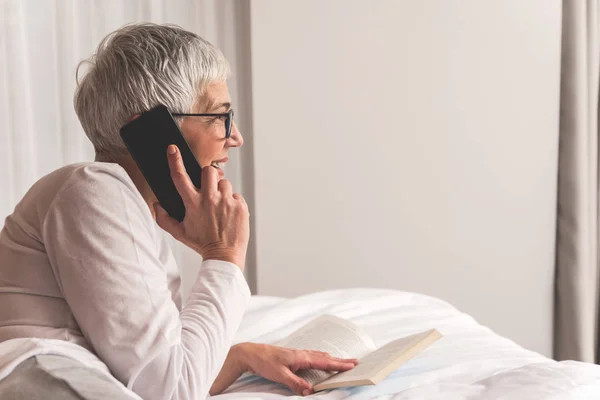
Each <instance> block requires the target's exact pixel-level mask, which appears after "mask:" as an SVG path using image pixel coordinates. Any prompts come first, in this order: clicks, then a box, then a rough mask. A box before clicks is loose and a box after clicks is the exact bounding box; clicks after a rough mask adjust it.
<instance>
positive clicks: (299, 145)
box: [251, 0, 561, 355]
mask: <svg viewBox="0 0 600 400" xmlns="http://www.w3.org/2000/svg"><path fill="white" fill-rule="evenodd" d="M560 23H561V2H560V1H559V0H527V1H525V0H510V1H498V0H486V1H482V0H455V1H446V0H421V1H399V0H389V1H383V0H377V1H364V0H287V1H280V0H253V1H252V3H251V24H252V28H251V35H252V36H251V43H252V75H253V76H252V78H253V80H252V85H253V108H254V112H253V119H254V157H255V158H254V168H255V184H256V185H255V196H256V197H255V202H256V208H255V212H254V214H253V222H254V223H255V227H256V244H257V249H256V251H257V289H258V293H259V294H267V295H283V296H292V295H298V294H301V293H306V292H311V291H316V290H323V289H330V288H344V287H356V286H361V287H387V288H395V289H400V290H407V291H416V292H421V293H425V294H429V295H434V296H437V297H440V298H443V299H445V300H448V301H450V302H451V303H452V304H454V305H455V306H457V307H458V308H460V309H462V310H463V311H466V312H468V313H470V314H471V315H473V316H474V317H475V318H476V319H478V320H479V321H480V322H481V323H483V324H486V325H488V326H490V327H491V328H493V329H494V330H496V331H497V332H498V333H500V334H503V335H506V336H508V337H510V338H512V339H514V340H516V341H517V342H518V343H520V344H521V345H524V346H526V347H528V348H530V349H533V350H536V351H539V352H542V353H543V354H546V355H550V354H551V348H552V339H551V333H552V313H553V311H552V292H553V269H554V267H553V265H554V224H555V204H556V203H555V192H556V171H557V141H558V93H559V80H558V77H559V62H560Z"/></svg>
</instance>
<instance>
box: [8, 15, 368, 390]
mask: <svg viewBox="0 0 600 400" xmlns="http://www.w3.org/2000/svg"><path fill="white" fill-rule="evenodd" d="M89 64H90V69H89V71H88V73H87V74H86V75H85V76H84V77H83V78H82V79H81V81H80V82H79V84H78V87H77V89H76V93H75V100H74V102H75V110H76V112H77V115H78V117H79V120H80V121H81V125H82V126H83V129H84V131H85V133H86V134H87V136H88V138H89V139H90V141H91V142H92V144H93V145H94V149H95V152H96V160H95V162H89V163H81V164H75V165H69V166H66V167H63V168H60V169H58V170H56V171H54V172H52V173H50V174H49V175H47V176H45V177H43V178H42V179H40V180H39V181H38V182H37V183H35V184H34V185H33V187H32V188H31V189H30V190H29V192H28V193H27V194H26V195H25V196H24V197H23V199H22V200H21V202H20V203H19V204H18V205H17V207H16V208H15V210H14V212H13V214H12V215H10V216H9V217H8V218H7V219H6V222H5V226H4V228H3V230H2V232H1V234H0V379H2V380H1V381H0V398H2V399H4V400H6V399H11V398H31V399H37V398H55V399H56V398H61V399H75V398H77V399H80V398H90V399H92V398H94V399H95V398H113V399H117V398H125V397H124V396H129V394H128V393H131V392H130V391H126V390H125V389H124V387H123V385H124V386H126V387H127V388H129V389H130V390H131V391H133V392H135V393H137V395H139V396H140V397H142V398H144V399H200V398H204V397H206V396H207V395H208V394H209V393H210V394H212V395H214V394H218V393H220V392H222V391H223V390H225V389H226V388H227V387H228V386H229V385H230V384H231V383H232V382H234V381H235V380H236V379H237V378H238V377H239V376H240V375H241V374H242V373H244V372H251V373H254V374H257V375H260V376H263V377H265V378H267V379H271V380H274V381H277V382H280V383H282V384H284V385H287V386H288V387H290V388H291V389H292V390H294V391H295V392H296V393H299V394H305V395H306V394H309V393H311V386H310V384H308V383H307V382H306V381H305V380H303V379H301V378H300V377H298V376H297V375H296V374H295V372H296V371H297V370H299V369H309V368H316V369H323V370H334V371H343V370H348V369H350V368H352V367H353V366H354V365H355V363H356V360H345V359H337V358H333V357H330V356H329V355H327V354H325V353H318V352H311V351H294V350H289V349H284V348H279V347H275V346H270V345H262V344H253V343H241V344H237V345H235V346H231V345H232V341H233V339H234V335H235V333H236V330H237V329H238V326H239V324H240V321H241V319H242V315H243V313H244V310H245V307H246V305H247V303H248V300H249V298H250V292H249V290H248V286H247V284H246V282H245V280H244V277H243V274H242V271H243V269H244V259H245V257H246V247H247V244H248V235H249V213H248V208H247V206H246V203H245V201H244V199H243V197H242V196H240V195H239V194H233V193H232V188H231V184H230V183H229V182H228V181H227V180H226V179H223V171H222V170H221V169H220V167H219V166H220V165H222V164H223V163H225V162H226V161H227V154H228V151H229V150H230V149H232V148H235V147H240V146H241V145H242V144H243V139H242V135H241V133H240V132H239V131H238V129H237V127H236V125H235V123H229V124H226V123H225V120H226V119H227V118H228V114H227V113H228V112H229V111H230V110H231V100H230V97H229V92H228V89H227V84H226V83H225V80H226V78H227V75H228V64H227V62H226V60H225V59H224V57H223V55H222V54H221V53H220V52H219V50H217V49H216V48H215V47H213V46H212V45H211V44H209V43H208V42H206V41H205V40H203V39H202V38H200V37H198V36H197V35H195V34H193V33H190V32H187V31H185V30H183V29H181V28H178V27H175V26H166V25H154V24H142V25H129V26H126V27H124V28H122V29H119V30H117V31H116V32H114V33H112V34H110V35H109V36H108V37H107V38H105V39H104V40H103V41H102V43H100V45H99V47H98V50H97V52H96V54H95V55H94V56H93V57H92V58H91V59H90V60H89ZM157 104H164V105H165V106H167V107H168V109H169V110H170V111H171V112H172V113H214V114H221V115H220V116H216V117H215V116H213V117H198V116H187V117H186V116H184V117H181V118H178V119H177V122H178V125H179V127H180V129H181V132H182V133H183V136H184V137H185V139H186V140H187V142H188V144H189V146H190V148H191V149H192V151H193V152H194V154H195V156H196V158H197V160H198V162H199V163H200V165H202V166H204V168H203V170H202V177H201V180H202V188H201V189H200V190H198V189H196V187H195V186H193V184H192V183H191V181H190V178H189V176H188V175H187V173H186V171H185V168H184V166H183V163H182V161H181V157H180V153H179V151H178V149H177V148H176V147H175V146H171V147H170V148H169V151H168V154H165V157H168V161H169V166H170V168H171V175H172V179H173V181H174V183H175V186H176V187H177V190H178V191H179V193H180V195H181V197H182V199H183V200H184V204H185V207H186V215H185V219H184V220H183V221H182V222H181V223H179V222H177V221H175V220H174V219H171V218H170V217H169V216H168V214H167V213H166V212H165V211H164V210H163V209H162V208H161V206H160V205H159V204H158V203H157V201H156V197H155V196H154V194H153V192H152V190H151V189H150V188H149V186H148V184H147V182H146V181H145V179H144V177H143V176H142V174H141V173H140V171H139V169H138V168H137V166H136V164H135V162H134V161H133V160H132V158H131V156H130V155H129V153H128V152H127V150H126V147H125V146H124V144H123V142H122V141H121V138H120V136H119V129H120V128H121V126H122V125H124V124H125V123H126V122H127V121H129V120H131V119H132V118H135V116H136V115H139V114H140V113H142V112H144V111H146V110H149V109H151V108H153V107H154V106H156V105H157ZM161 228H162V230H164V231H166V232H168V233H170V234H171V235H172V236H173V237H175V239H177V240H179V241H181V242H183V243H184V244H185V245H187V246H189V247H190V248H192V249H193V250H195V251H197V252H198V253H199V254H200V255H201V256H202V257H203V262H202V265H201V267H200V272H199V273H198V276H197V278H196V281H195V284H194V285H193V288H192V290H191V294H190V296H189V298H188V299H187V301H185V305H183V306H182V299H181V294H180V292H179V274H178V270H177V266H176V264H175V260H174V258H173V256H172V254H171V251H170V250H169V247H168V245H167V242H166V241H165V238H164V236H163V232H162V230H161ZM114 378H116V380H115V379H114ZM119 381H120V383H119ZM65 383H67V384H66V385H65ZM121 383H122V384H123V385H121Z"/></svg>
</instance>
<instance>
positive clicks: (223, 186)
mask: <svg viewBox="0 0 600 400" xmlns="http://www.w3.org/2000/svg"><path fill="white" fill-rule="evenodd" d="M217 186H218V188H219V192H221V196H223V197H224V198H226V199H228V198H230V197H232V196H233V194H232V193H233V188H232V187H231V182H229V181H228V180H227V179H221V180H220V181H219V183H218V184H217Z"/></svg>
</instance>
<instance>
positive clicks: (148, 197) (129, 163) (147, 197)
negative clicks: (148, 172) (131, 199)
mask: <svg viewBox="0 0 600 400" xmlns="http://www.w3.org/2000/svg"><path fill="white" fill-rule="evenodd" d="M117 164H119V165H120V166H121V167H123V169H124V170H125V172H127V175H129V177H130V178H131V180H132V181H133V184H134V185H135V187H136V188H137V190H138V192H140V194H141V195H142V197H143V198H144V201H145V202H146V204H147V205H148V208H149V209H150V212H151V213H152V217H153V218H156V216H155V215H154V207H153V204H154V203H155V202H156V201H157V199H156V196H155V195H154V192H153V191H152V189H150V186H149V185H148V182H147V181H146V178H144V175H143V174H142V171H140V169H139V168H138V166H137V164H136V163H135V161H134V160H133V158H131V157H126V158H122V159H120V160H118V161H117Z"/></svg>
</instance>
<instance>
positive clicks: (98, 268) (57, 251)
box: [0, 163, 250, 400]
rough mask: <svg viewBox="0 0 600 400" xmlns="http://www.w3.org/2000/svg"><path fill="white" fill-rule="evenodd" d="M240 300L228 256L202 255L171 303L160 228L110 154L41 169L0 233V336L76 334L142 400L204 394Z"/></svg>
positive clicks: (171, 276) (171, 266) (170, 263)
mask: <svg viewBox="0 0 600 400" xmlns="http://www.w3.org/2000/svg"><path fill="white" fill-rule="evenodd" d="M249 298H250V291H249V289H248V286H247V284H246V281H245V280H244V278H243V275H242V274H241V272H240V270H239V268H238V267H237V266H235V265H233V264H231V263H226V262H221V261H205V262H204V263H203V264H202V266H201V268H200V272H199V274H198V278H197V281H196V283H195V285H194V286H193V289H192V292H191V294H190V296H189V298H188V299H187V301H186V305H185V307H183V308H182V305H181V303H182V302H181V297H180V292H179V272H178V269H177V265H176V264H175V260H174V259H173V256H172V254H171V252H170V250H169V247H168V245H167V243H166V241H165V238H164V237H163V232H162V230H161V229H160V228H159V227H158V226H157V225H156V223H155V221H154V219H153V218H152V215H151V213H150V210H149V209H148V206H147V205H146V203H145V202H144V200H143V198H142V197H141V195H140V194H139V192H138V191H137V189H136V188H135V185H134V184H133V182H132V181H131V179H130V178H129V176H128V175H127V174H126V173H125V171H124V170H123V169H122V168H121V167H120V166H118V165H117V164H110V163H87V164H76V165H70V166H67V167H64V168H61V169H59V170H57V171H55V172H53V173H51V174H49V175H47V176H45V177H43V178H42V179H40V180H39V181H38V182H37V183H36V184H35V185H34V186H33V187H32V188H31V189H30V190H29V192H28V193H27V194H26V195H25V197H24V198H23V199H22V201H21V202H20V203H19V204H18V205H17V207H16V208H15V211H14V213H13V214H12V215H10V216H9V217H8V218H7V219H6V222H5V226H4V229H3V230H2V232H1V233H0V343H1V342H5V341H7V340H10V339H14V338H27V337H32V338H44V339H60V340H62V341H66V342H71V343H75V344H78V345H80V346H83V347H84V348H86V349H88V350H90V351H91V352H93V353H95V354H96V355H97V356H98V357H99V358H100V359H101V360H102V361H103V362H104V363H105V364H106V365H107V366H108V368H109V369H110V371H111V373H112V374H113V375H114V376H115V377H116V378H117V379H118V380H120V381H121V382H123V383H124V384H125V385H126V386H127V387H129V388H130V389H132V390H133V391H134V392H136V393H137V394H139V395H140V396H141V397H142V398H144V399H147V400H148V399H184V398H186V399H187V398H191V399H200V398H204V397H206V396H207V393H208V390H209V389H210V385H211V383H212V382H213V380H214V379H215V377H216V375H217V373H218V372H219V370H220V368H221V366H222V364H223V361H224V359H225V356H226V354H227V351H228V349H229V346H230V345H231V342H232V340H233V337H234V334H235V332H236V330H237V328H238V326H239V324H240V321H241V318H242V315H243V312H244V310H245V307H246V305H247V303H248V300H249ZM58 343H61V342H58Z"/></svg>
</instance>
